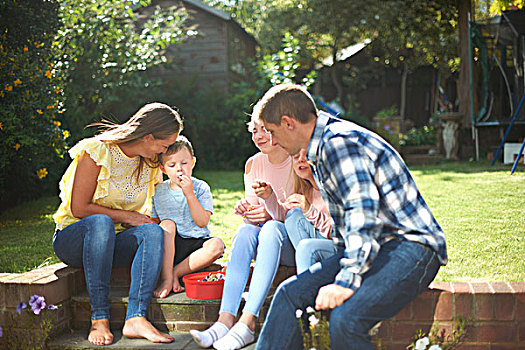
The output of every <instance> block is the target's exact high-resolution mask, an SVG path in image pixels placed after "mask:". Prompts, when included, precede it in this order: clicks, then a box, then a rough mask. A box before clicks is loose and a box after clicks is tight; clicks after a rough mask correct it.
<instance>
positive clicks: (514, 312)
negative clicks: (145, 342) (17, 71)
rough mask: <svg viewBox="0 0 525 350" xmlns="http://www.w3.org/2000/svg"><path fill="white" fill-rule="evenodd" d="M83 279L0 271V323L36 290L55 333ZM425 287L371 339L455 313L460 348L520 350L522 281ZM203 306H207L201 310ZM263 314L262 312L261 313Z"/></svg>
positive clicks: (524, 334)
mask: <svg viewBox="0 0 525 350" xmlns="http://www.w3.org/2000/svg"><path fill="white" fill-rule="evenodd" d="M292 273H293V269H290V268H281V269H279V272H278V275H277V277H276V278H277V279H278V280H279V281H281V280H283V279H285V278H286V277H287V276H288V275H290V274H292ZM119 276H120V277H119ZM83 278H84V276H83V273H82V271H80V270H78V269H72V268H68V267H66V266H65V265H64V264H56V265H52V266H47V267H44V268H41V269H37V270H33V271H30V272H26V273H23V274H0V325H3V324H5V322H7V320H8V318H9V315H15V314H16V307H17V305H18V304H19V303H20V302H21V301H26V302H27V300H29V297H30V296H31V295H33V294H39V295H44V296H45V298H46V302H47V303H48V304H55V305H60V307H59V309H58V310H56V315H55V317H54V319H53V322H54V323H55V325H56V328H55V332H62V331H65V330H66V329H67V328H69V327H71V326H72V325H73V323H74V320H73V319H72V318H73V315H72V307H71V296H73V295H75V294H77V293H79V292H80V291H82V290H83V289H84V288H85V282H84V280H83ZM127 280H128V276H127V275H126V273H121V274H118V273H117V274H115V278H114V281H113V282H112V285H115V284H117V285H118V284H126V283H127V282H126V281H127ZM430 287H431V288H430V289H429V290H428V291H426V292H424V293H422V294H421V295H420V296H419V297H418V298H417V299H416V300H414V301H413V302H412V303H410V304H409V305H407V306H406V307H405V308H404V309H403V310H402V311H401V312H400V313H399V314H398V315H396V316H395V317H394V318H393V319H390V320H387V321H384V322H383V323H382V324H381V326H380V327H379V332H378V335H377V337H378V339H381V342H382V344H383V349H385V348H386V349H392V350H398V349H399V350H401V349H403V350H404V349H406V346H407V345H408V344H410V342H411V338H412V337H413V336H414V334H415V333H416V331H417V330H418V329H422V330H423V331H424V332H425V333H428V331H429V330H430V328H431V326H432V324H433V323H434V322H435V321H438V322H439V326H440V329H445V330H450V328H451V325H452V323H453V318H454V317H455V316H457V315H460V314H461V315H463V316H465V317H468V318H470V319H471V323H470V325H469V327H468V329H467V336H466V338H465V341H464V343H463V344H462V346H461V347H460V348H459V349H460V350H504V349H524V350H525V282H508V283H467V282H453V283H448V282H434V283H433V284H432V285H431V286H430ZM215 304H216V303H210V304H209V305H203V306H202V307H203V308H204V311H202V312H203V313H204V314H206V315H207V314H209V313H210V312H212V313H213V314H216V312H217V307H218V306H217V305H215ZM207 306H208V307H209V308H211V309H210V310H206V307H207ZM212 309H213V310H212ZM153 311H159V310H153ZM265 313H266V310H263V311H262V312H261V316H262V317H264V315H265ZM159 317H160V318H163V317H165V315H161V316H159ZM88 320H89V318H88ZM177 328H178V327H177ZM0 341H1V338H0Z"/></svg>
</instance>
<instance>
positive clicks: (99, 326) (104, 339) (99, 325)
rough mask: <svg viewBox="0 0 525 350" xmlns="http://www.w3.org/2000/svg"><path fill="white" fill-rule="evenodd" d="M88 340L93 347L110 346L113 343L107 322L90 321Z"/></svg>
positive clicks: (105, 320)
mask: <svg viewBox="0 0 525 350" xmlns="http://www.w3.org/2000/svg"><path fill="white" fill-rule="evenodd" d="M88 340H89V342H90V343H91V344H95V345H110V344H111V343H113V334H112V333H111V331H110V329H109V320H108V319H107V318H105V319H102V320H91V329H90V330H89V335H88Z"/></svg>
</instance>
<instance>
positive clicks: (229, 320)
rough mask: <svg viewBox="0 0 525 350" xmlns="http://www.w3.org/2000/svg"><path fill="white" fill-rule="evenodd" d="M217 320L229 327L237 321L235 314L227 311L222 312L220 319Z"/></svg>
mask: <svg viewBox="0 0 525 350" xmlns="http://www.w3.org/2000/svg"><path fill="white" fill-rule="evenodd" d="M217 322H220V323H222V324H224V325H225V326H226V327H228V328H232V327H233V324H234V323H235V315H232V314H230V313H227V312H221V313H220V314H219V319H218V320H217Z"/></svg>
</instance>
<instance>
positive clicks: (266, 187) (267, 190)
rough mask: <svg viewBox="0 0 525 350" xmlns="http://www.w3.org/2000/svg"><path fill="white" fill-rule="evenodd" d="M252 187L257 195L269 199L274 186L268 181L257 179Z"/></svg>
mask: <svg viewBox="0 0 525 350" xmlns="http://www.w3.org/2000/svg"><path fill="white" fill-rule="evenodd" d="M252 188H253V189H254V190H255V194H256V195H257V197H259V198H262V199H268V198H270V196H271V195H272V193H273V189H272V186H271V185H270V184H268V183H266V182H263V181H259V180H255V182H254V183H253V185H252Z"/></svg>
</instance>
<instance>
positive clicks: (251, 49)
mask: <svg viewBox="0 0 525 350" xmlns="http://www.w3.org/2000/svg"><path fill="white" fill-rule="evenodd" d="M155 6H160V7H161V8H164V9H166V8H173V7H174V8H181V7H184V8H185V9H186V11H187V12H188V14H189V17H190V18H189V20H188V21H187V22H186V25H187V26H195V31H196V32H197V35H196V36H191V37H189V38H188V39H187V40H186V41H185V42H183V43H182V44H180V45H173V46H171V47H169V48H168V49H167V52H166V56H167V57H168V63H169V65H168V69H165V70H163V71H162V72H159V73H161V75H162V78H163V79H179V80H187V79H189V80H198V85H199V86H209V85H213V86H215V87H218V88H221V89H228V88H229V87H230V86H231V84H232V83H233V82H236V81H240V80H243V77H244V74H245V72H246V69H247V65H248V64H249V62H250V59H253V58H255V49H256V45H257V42H256V40H255V38H254V37H253V36H251V35H250V34H248V33H247V32H246V31H245V30H244V29H243V28H242V27H241V26H240V25H239V24H238V23H237V22H235V21H234V20H233V19H232V17H231V16H230V15H229V14H228V13H226V12H224V11H221V10H218V9H216V8H214V7H211V6H209V5H206V4H204V3H203V2H201V1H198V0H182V1H180V0H153V1H152V3H151V6H149V8H147V9H146V10H145V12H144V14H146V15H147V13H148V11H151V12H152V11H153V8H154V7H155Z"/></svg>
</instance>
